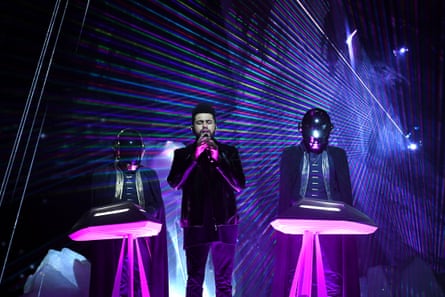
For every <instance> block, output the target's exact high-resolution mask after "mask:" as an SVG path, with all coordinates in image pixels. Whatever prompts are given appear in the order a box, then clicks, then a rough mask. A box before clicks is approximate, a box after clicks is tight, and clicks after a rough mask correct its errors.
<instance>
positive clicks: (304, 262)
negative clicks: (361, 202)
mask: <svg viewBox="0 0 445 297" xmlns="http://www.w3.org/2000/svg"><path fill="white" fill-rule="evenodd" d="M270 224H271V225H272V227H273V228H274V229H275V230H277V231H280V232H282V233H284V234H289V235H303V242H302V245H301V250H300V254H299V256H298V262H297V265H296V268H295V274H294V278H293V281H292V286H291V289H290V293H289V297H294V296H311V290H312V269H313V257H314V254H313V252H314V244H315V261H316V264H315V265H316V269H317V283H318V284H319V286H318V290H317V291H318V292H317V293H318V294H317V296H319V297H327V289H326V281H325V278H324V268H323V261H322V256H321V249H320V241H319V235H320V234H322V235H324V234H331V235H365V234H372V233H374V232H375V231H376V230H377V228H378V227H377V225H376V224H375V223H374V222H373V221H372V220H371V219H370V218H369V217H368V216H367V215H366V214H364V213H362V212H361V211H359V210H357V209H356V208H354V207H352V206H350V205H347V204H345V203H342V202H333V201H325V200H317V199H308V198H305V199H302V200H300V201H299V202H297V203H295V204H294V205H293V206H292V207H290V208H289V209H288V210H286V211H285V212H283V213H282V214H281V215H279V216H278V217H277V218H275V219H274V220H273V221H272V222H271V223H270ZM297 291H298V295H296V293H297Z"/></svg>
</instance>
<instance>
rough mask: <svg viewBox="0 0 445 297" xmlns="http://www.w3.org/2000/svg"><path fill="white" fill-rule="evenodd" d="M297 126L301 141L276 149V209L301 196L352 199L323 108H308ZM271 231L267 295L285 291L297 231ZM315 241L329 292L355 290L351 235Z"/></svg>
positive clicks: (351, 293) (342, 155)
mask: <svg viewBox="0 0 445 297" xmlns="http://www.w3.org/2000/svg"><path fill="white" fill-rule="evenodd" d="M298 128H299V131H300V133H301V134H302V136H303V139H302V141H301V143H300V144H298V145H294V146H290V147H287V148H285V149H284V151H283V152H282V155H281V160H280V185H279V189H280V191H279V193H280V197H279V203H278V215H280V214H281V213H283V212H284V211H286V210H287V209H288V208H289V207H291V206H292V205H293V204H295V202H297V201H299V200H301V199H303V198H311V199H321V200H333V201H342V202H345V203H347V204H349V205H352V202H353V201H352V188H351V179H350V173H349V164H348V159H347V155H346V152H345V150H344V149H342V148H339V147H335V146H331V145H329V136H330V133H331V131H332V129H333V125H332V123H331V119H330V117H329V115H328V113H327V112H326V111H325V110H323V109H320V108H313V109H310V110H309V111H307V112H306V113H305V115H304V117H303V120H302V121H301V123H300V124H299V126H298ZM275 235H276V238H277V241H276V245H275V251H276V254H275V255H276V257H275V260H276V261H275V268H274V278H273V283H272V295H271V296H272V297H289V294H290V288H291V284H292V279H293V276H294V272H295V267H296V263H297V260H298V256H299V252H300V247H301V239H302V237H301V236H299V235H287V234H283V233H281V232H276V233H275ZM320 244H321V250H322V253H323V264H324V268H325V279H326V287H327V290H328V296H329V297H356V296H360V288H359V279H358V267H357V257H356V249H355V241H354V238H353V237H348V236H340V235H338V236H337V235H329V236H320Z"/></svg>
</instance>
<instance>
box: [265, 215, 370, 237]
mask: <svg viewBox="0 0 445 297" xmlns="http://www.w3.org/2000/svg"><path fill="white" fill-rule="evenodd" d="M271 225H272V227H273V228H274V229H275V230H278V231H280V232H283V233H285V234H294V235H296V234H304V232H305V231H311V232H314V233H318V234H337V235H338V234H355V235H358V234H371V233H374V232H375V231H376V230H377V227H376V226H373V225H368V224H364V223H359V222H352V221H344V220H311V219H275V220H274V221H272V223H271Z"/></svg>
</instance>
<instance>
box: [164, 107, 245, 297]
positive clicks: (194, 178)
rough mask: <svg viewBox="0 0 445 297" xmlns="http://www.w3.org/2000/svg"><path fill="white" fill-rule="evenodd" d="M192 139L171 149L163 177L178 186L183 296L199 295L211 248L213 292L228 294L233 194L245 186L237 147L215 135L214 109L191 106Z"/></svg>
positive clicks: (234, 235)
mask: <svg viewBox="0 0 445 297" xmlns="http://www.w3.org/2000/svg"><path fill="white" fill-rule="evenodd" d="M191 129H192V131H193V133H194V135H195V141H194V142H193V143H191V144H189V145H187V146H186V147H184V148H180V149H177V150H175V152H174V157H173V162H172V165H171V168H170V173H169V175H168V177H167V181H168V183H169V184H170V186H171V187H172V188H174V189H177V190H178V189H182V207H181V227H182V228H183V231H184V250H185V255H186V261H187V274H188V278H187V287H186V297H201V296H202V292H203V282H204V276H205V267H206V261H207V257H208V254H209V252H211V253H212V260H213V266H214V270H215V287H216V297H230V296H232V273H233V265H234V263H233V261H234V256H235V245H236V239H237V236H238V222H239V217H238V212H237V205H236V193H238V192H240V191H241V190H242V189H243V188H244V187H245V177H244V173H243V168H242V165H241V161H240V158H239V154H238V150H237V149H236V148H235V147H234V146H231V145H227V144H224V143H221V142H219V141H217V140H216V139H215V131H216V116H215V109H214V108H213V107H212V106H211V105H209V104H206V103H200V104H198V105H196V106H195V108H194V109H193V112H192V127H191Z"/></svg>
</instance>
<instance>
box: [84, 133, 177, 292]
mask: <svg viewBox="0 0 445 297" xmlns="http://www.w3.org/2000/svg"><path fill="white" fill-rule="evenodd" d="M113 150H114V162H112V163H110V164H106V165H105V166H103V167H100V168H97V169H95V170H94V173H93V178H92V185H91V193H92V200H91V201H92V203H91V206H92V207H98V206H104V205H107V204H110V203H116V202H121V201H132V202H134V203H135V204H138V205H140V206H141V207H142V208H144V209H145V210H146V211H147V212H148V213H149V214H151V215H152V216H153V217H154V218H155V219H156V220H158V221H160V222H161V223H162V229H161V232H160V233H159V234H158V235H157V236H153V237H142V238H138V239H137V241H138V245H139V248H140V251H141V255H142V258H143V263H144V267H145V275H146V277H147V284H148V288H149V291H150V296H159V297H168V294H169V292H168V259H167V232H166V224H165V223H166V222H165V209H164V202H163V200H162V193H161V187H160V182H159V179H158V175H157V173H156V171H154V170H153V169H151V168H147V167H144V166H143V165H142V160H143V157H144V153H145V146H144V141H143V138H142V136H141V134H140V133H139V132H138V131H137V130H134V129H123V130H121V131H120V132H119V133H118V134H117V136H116V139H115V141H114V143H113ZM121 247H122V240H118V239H116V240H98V241H94V242H92V248H91V255H90V257H89V258H90V261H91V285H90V296H98V297H99V296H104V297H105V296H111V295H112V291H113V284H114V279H115V274H116V270H117V267H118V261H119V255H120V250H121ZM135 259H136V257H135ZM125 260H126V261H128V259H125ZM127 268H128V265H127V263H125V264H124V265H123V271H122V281H121V284H120V295H119V296H129V288H130V284H129V283H128V272H127V271H126V269H127ZM134 268H135V269H136V271H135V273H134V276H135V277H134V279H135V284H134V292H135V294H134V296H135V297H141V296H142V291H141V287H140V280H139V272H138V270H137V269H139V267H138V265H137V263H135V265H134Z"/></svg>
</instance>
